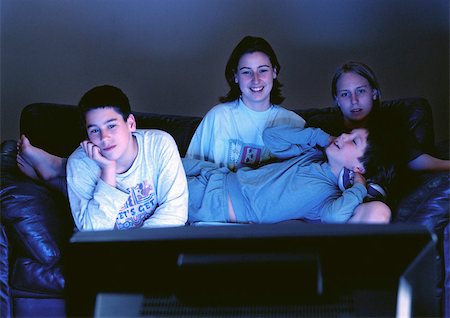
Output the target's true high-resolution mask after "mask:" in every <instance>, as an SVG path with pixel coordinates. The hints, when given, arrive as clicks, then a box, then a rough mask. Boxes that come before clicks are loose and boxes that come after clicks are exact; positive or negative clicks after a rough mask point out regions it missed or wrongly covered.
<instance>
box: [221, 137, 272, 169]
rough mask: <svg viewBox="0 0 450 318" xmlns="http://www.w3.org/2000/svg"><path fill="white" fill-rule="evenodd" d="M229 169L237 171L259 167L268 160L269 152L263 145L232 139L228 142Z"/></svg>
mask: <svg viewBox="0 0 450 318" xmlns="http://www.w3.org/2000/svg"><path fill="white" fill-rule="evenodd" d="M227 157H228V169H230V170H231V171H236V170H237V169H239V168H241V167H254V168H256V167H258V166H259V165H260V163H261V162H262V161H264V160H266V159H267V158H269V156H268V152H267V151H266V150H265V149H264V147H263V146H261V145H255V144H250V143H244V142H242V141H240V140H236V139H230V140H229V142H228V156H227Z"/></svg>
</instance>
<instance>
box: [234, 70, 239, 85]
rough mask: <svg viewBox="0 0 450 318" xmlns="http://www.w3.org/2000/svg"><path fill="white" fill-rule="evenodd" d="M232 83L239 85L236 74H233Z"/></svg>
mask: <svg viewBox="0 0 450 318" xmlns="http://www.w3.org/2000/svg"><path fill="white" fill-rule="evenodd" d="M234 82H235V83H236V84H238V83H239V80H238V77H237V75H236V73H234Z"/></svg>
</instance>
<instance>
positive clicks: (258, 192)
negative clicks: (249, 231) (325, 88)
mask: <svg viewBox="0 0 450 318" xmlns="http://www.w3.org/2000/svg"><path fill="white" fill-rule="evenodd" d="M264 142H265V144H266V145H267V146H268V147H269V148H270V151H271V153H272V154H273V155H275V156H276V157H277V158H278V159H280V160H282V161H279V162H274V163H270V164H267V165H265V166H262V167H260V168H258V169H250V168H242V169H240V170H238V171H237V172H235V173H234V172H230V171H228V170H227V169H226V168H217V166H215V165H213V164H209V163H205V162H200V161H195V160H186V159H184V160H183V164H184V168H185V171H186V175H187V177H188V185H189V190H190V195H191V197H190V201H189V221H190V222H194V223H195V222H238V223H276V222H281V221H287V220H291V219H300V218H301V219H304V220H306V221H310V222H324V223H345V222H364V223H388V222H389V220H390V211H389V210H388V211H387V212H385V213H375V211H379V209H374V208H371V209H367V210H364V209H360V210H358V211H356V212H355V209H356V207H357V206H358V205H359V204H360V203H362V202H363V200H364V199H365V197H366V196H367V188H366V180H365V178H364V177H363V176H362V174H365V173H369V172H370V171H373V172H377V171H379V170H380V169H381V166H382V164H383V161H382V160H381V161H379V158H377V157H376V156H375V155H376V153H377V152H376V151H371V149H372V148H374V147H376V142H375V141H373V140H372V139H371V135H370V134H369V132H368V131H367V129H364V128H362V129H355V130H353V131H352V132H350V133H349V134H342V135H340V136H339V137H337V138H335V139H333V138H332V137H331V136H330V135H329V134H327V133H325V132H324V131H322V130H321V129H318V128H306V129H301V128H293V127H289V126H278V127H272V128H268V129H266V130H265V131H264ZM344 168H346V169H349V170H351V171H353V172H354V183H353V185H352V186H351V187H350V188H348V189H345V190H344V191H341V190H340V189H339V187H338V177H339V174H340V172H341V170H342V169H344ZM368 170H370V171H368ZM370 204H371V205H384V203H382V202H379V201H373V202H370ZM383 211H386V210H383Z"/></svg>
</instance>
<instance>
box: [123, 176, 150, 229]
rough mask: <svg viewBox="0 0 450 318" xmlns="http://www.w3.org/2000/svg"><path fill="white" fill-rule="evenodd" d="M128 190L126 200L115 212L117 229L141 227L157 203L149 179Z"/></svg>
mask: <svg viewBox="0 0 450 318" xmlns="http://www.w3.org/2000/svg"><path fill="white" fill-rule="evenodd" d="M128 191H129V193H130V194H129V196H128V200H127V202H126V203H125V205H124V206H123V207H122V208H121V209H120V211H119V213H118V214H117V218H116V226H115V228H116V229H118V230H125V229H131V228H138V227H141V226H142V225H143V224H144V221H145V220H147V219H148V218H149V217H150V216H151V215H152V214H153V212H154V211H155V209H156V207H157V205H158V202H157V199H156V193H155V190H154V188H153V186H152V184H151V183H150V182H149V181H143V182H141V183H138V184H137V185H136V186H134V187H132V188H129V189H128Z"/></svg>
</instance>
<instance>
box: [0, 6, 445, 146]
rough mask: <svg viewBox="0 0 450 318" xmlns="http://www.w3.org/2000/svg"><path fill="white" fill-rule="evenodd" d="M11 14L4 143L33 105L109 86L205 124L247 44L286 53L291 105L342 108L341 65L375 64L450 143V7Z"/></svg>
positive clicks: (31, 10)
mask: <svg viewBox="0 0 450 318" xmlns="http://www.w3.org/2000/svg"><path fill="white" fill-rule="evenodd" d="M0 10H1V140H2V141H3V140H6V139H16V138H17V137H18V130H19V129H18V126H19V116H20V111H21V109H22V108H23V107H24V106H25V105H27V104H30V103H33V102H55V103H66V104H76V103H77V102H78V100H79V98H80V97H81V95H82V94H83V93H84V92H85V91H86V90H88V89H89V88H91V87H93V86H95V85H100V84H106V83H108V84H113V85H116V86H119V87H120V88H122V89H123V90H124V91H125V92H126V93H127V94H128V96H129V98H130V101H131V104H132V107H133V108H134V110H135V111H148V112H156V113H167V114H183V115H204V114H205V113H206V112H207V111H208V110H209V109H210V108H211V107H212V106H213V105H215V104H217V103H218V97H219V96H221V95H223V94H224V93H226V91H227V85H226V82H225V78H224V68H225V63H226V61H227V59H228V56H229V54H230V53H231V51H232V49H233V48H234V46H235V45H236V44H237V43H238V41H239V40H240V39H241V38H242V37H243V36H245V35H256V36H262V37H264V38H266V39H267V40H268V41H269V42H270V43H271V44H272V46H273V47H274V49H275V51H276V52H277V54H278V58H279V60H280V63H281V66H282V68H281V74H280V77H279V78H280V80H281V82H282V83H283V84H284V89H283V92H284V95H285V97H286V100H285V102H284V103H283V105H284V106H285V107H286V108H289V109H294V108H309V107H325V106H331V105H332V100H331V96H330V81H331V77H332V75H333V73H334V71H335V69H336V68H337V66H339V65H340V64H342V63H343V62H345V61H348V60H357V61H363V62H366V63H367V64H369V65H370V66H371V67H372V68H373V69H374V71H375V72H376V73H377V75H378V78H379V80H380V83H381V89H382V98H383V99H395V98H400V97H412V96H421V97H425V98H427V99H428V100H429V102H430V103H431V105H432V107H433V112H434V121H435V133H436V138H437V139H438V140H442V139H444V138H448V134H449V1H448V0H2V1H1V2H0ZM63 136H64V132H61V131H55V138H62V137H63Z"/></svg>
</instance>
